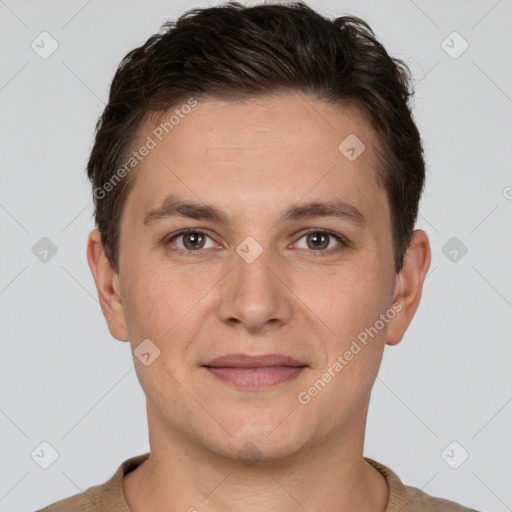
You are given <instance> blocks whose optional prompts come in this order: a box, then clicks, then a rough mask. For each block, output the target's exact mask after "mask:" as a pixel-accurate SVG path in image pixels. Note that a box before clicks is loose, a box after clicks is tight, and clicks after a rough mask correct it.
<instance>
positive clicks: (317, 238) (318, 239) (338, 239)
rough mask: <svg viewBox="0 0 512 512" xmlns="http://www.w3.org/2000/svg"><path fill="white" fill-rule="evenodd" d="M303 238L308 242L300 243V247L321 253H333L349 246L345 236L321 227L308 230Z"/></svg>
mask: <svg viewBox="0 0 512 512" xmlns="http://www.w3.org/2000/svg"><path fill="white" fill-rule="evenodd" d="M302 239H305V240H306V244H305V246H304V245H302V246H300V245H299V248H300V249H306V250H311V251H313V252H318V253H321V254H323V253H325V254H332V253H334V252H337V251H339V250H341V249H343V248H344V247H347V246H348V243H347V242H346V240H345V239H344V237H343V236H341V235H337V234H335V233H331V232H330V231H325V230H320V229H311V230H309V231H307V232H306V233H305V234H304V235H303V236H302V237H301V239H300V240H302Z"/></svg>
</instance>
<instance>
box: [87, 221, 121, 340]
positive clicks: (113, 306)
mask: <svg viewBox="0 0 512 512" xmlns="http://www.w3.org/2000/svg"><path fill="white" fill-rule="evenodd" d="M87 261H88V263H89V268H90V269H91V272H92V275H93V277H94V281H95V283H96V290H97V292H98V299H99V301H100V306H101V310H102V312H103V315H104V317H105V320H106V321H107V325H108V329H109V331H110V334H111V335H112V336H113V337H114V338H116V339H117V340H119V341H128V340H129V336H128V330H127V326H126V318H125V312H124V309H123V303H122V299H121V290H120V285H119V276H118V275H117V274H116V273H115V272H114V269H113V268H112V265H111V263H110V261H109V260H108V258H107V255H106V253H105V250H104V248H103V244H102V241H101V233H100V232H99V231H98V230H97V229H94V230H93V231H91V233H90V234H89V239H88V241H87Z"/></svg>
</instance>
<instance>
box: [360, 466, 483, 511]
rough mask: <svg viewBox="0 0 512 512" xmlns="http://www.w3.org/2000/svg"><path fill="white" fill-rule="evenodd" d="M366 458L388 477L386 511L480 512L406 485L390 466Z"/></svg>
mask: <svg viewBox="0 0 512 512" xmlns="http://www.w3.org/2000/svg"><path fill="white" fill-rule="evenodd" d="M364 459H365V460H366V462H368V463H369V464H371V465H372V466H373V467H374V468H375V469H377V470H378V471H379V472H380V473H381V474H382V475H383V476H384V478H385V479H386V482H387V484H388V489H389V496H388V504H387V508H386V512H479V511H478V510H475V509H473V508H467V507H465V506H463V505H460V504H458V503H455V502H454V501H450V500H445V499H443V498H436V497H434V496H430V495H429V494H427V493H426V492H423V491H422V490H421V489H418V488H417V487H412V486H408V485H404V484H403V482H402V481H401V480H400V478H399V477H398V475H397V474H396V473H395V472H393V471H392V470H391V469H390V468H389V467H387V466H385V465H384V464H381V463H380V462H377V461H375V460H373V459H370V458H368V457H365V458H364Z"/></svg>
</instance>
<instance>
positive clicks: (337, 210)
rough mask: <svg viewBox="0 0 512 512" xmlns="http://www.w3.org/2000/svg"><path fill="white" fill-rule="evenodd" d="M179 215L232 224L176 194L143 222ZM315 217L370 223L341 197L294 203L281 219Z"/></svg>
mask: <svg viewBox="0 0 512 512" xmlns="http://www.w3.org/2000/svg"><path fill="white" fill-rule="evenodd" d="M175 216H179V217H186V218H189V219H198V220H210V221H216V222H219V223H220V224H225V225H227V224H229V217H228V215H227V214H226V213H225V212H223V211H222V210H220V209H219V208H217V207H215V206H213V205H208V204H201V203H196V202H191V201H183V200H180V199H177V198H175V197H174V196H169V197H167V198H166V199H164V201H163V203H162V206H160V207H159V208H156V209H154V210H151V211H150V212H149V213H148V214H147V215H146V216H145V217H144V220H143V221H142V224H144V225H146V224H151V223H154V222H157V221H159V220H163V219H166V218H169V217H175ZM313 217H337V218H340V219H345V220H348V221H349V222H352V223H353V224H355V225H357V226H359V227H363V226H365V225H366V218H365V216H364V215H363V214H362V213H361V211H360V210H358V209H357V208H356V207H355V206H352V205H351V204H348V203H346V202H345V201H342V200H341V199H331V200H329V201H325V202H322V201H312V202H308V203H296V204H293V205H291V206H290V207H289V208H288V209H287V210H286V211H285V212H284V214H283V215H282V217H281V220H282V221H286V220H299V219H309V218H313Z"/></svg>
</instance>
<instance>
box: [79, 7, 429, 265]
mask: <svg viewBox="0 0 512 512" xmlns="http://www.w3.org/2000/svg"><path fill="white" fill-rule="evenodd" d="M282 92H285V93H286V92H300V93H306V94H308V95H309V96H310V97H313V98H316V99H321V100H325V101H327V102H330V103H335V104H340V105H357V106H359V107H360V108H361V109H362V111H363V112H364V113H365V115H366V116H367V118H368V119H369V120H370V122H371V124H372V126H373V128H374V129H375V131H376V133H377V135H378V140H379V148H380V149H379V157H380V160H381V168H380V169H379V172H378V173H377V174H378V176H377V180H378V182H379V184H380V185H381V186H383V188H384V189H385V191H386V193H387V197H388V201H389V205H390V211H391V223H392V226H391V229H392V238H393V239H392V242H393V254H394V264H395V270H396V272H398V271H399V270H400V269H401V268H402V265H403V261H404V256H405V253H406V251H407V249H408V247H409V244H410V240H411V235H412V231H413V229H414V225H415V222H416V218H417V215H418V206H419V201H420V197H421V193H422V190H423V186H424V181H425V164H424V159H423V149H422V144H421V139H420V135H419V132H418V129H417V127H416V125H415V123H414V120H413V118H412V113H411V109H410V107H409V104H408V103H409V97H410V96H411V95H412V94H413V92H412V85H411V77H410V71H409V69H408V67H407V66H406V64H405V63H404V62H402V61H401V60H398V59H395V58H392V57H390V56H389V55H388V53H387V52H386V50H385V49H384V47H383V46H382V45H381V44H380V43H379V42H378V41H377V40H376V38H375V36H374V33H373V31H372V29H371V28H370V27H369V26H368V25H367V24H366V23H365V22H364V21H363V20H361V19H359V18H356V17H353V16H342V17H338V18H336V19H332V20H331V19H328V18H326V17H324V16H322V15H320V14H319V13H317V12H315V11H314V10H313V9H311V8H310V7H309V6H307V5H306V4H304V3H303V2H295V3H289V4H287V5H280V4H275V5H272V4H265V5H256V6H252V7H245V6H243V5H241V4H240V3H238V2H228V3H226V4H224V5H221V6H217V7H211V8H204V9H199V8H196V9H192V10H189V11H187V12H186V13H185V14H183V15H182V16H181V17H180V18H179V19H178V20H177V21H175V22H173V21H168V22H167V23H164V24H163V25H162V28H161V30H160V32H159V33H157V34H155V35H153V36H152V37H150V38H149V39H148V40H147V41H146V43H145V44H144V45H142V46H140V47H139V48H135V49H134V50H132V51H130V52H129V53H128V54H127V55H126V56H125V57H124V59H123V60H122V62H121V64H120V65H119V68H118V69H117V72H116V74H115V76H114V79H113V81H112V84H111V87H110V95H109V99H108V104H107V105H106V107H105V109H104V111H103V113H102V115H101V116H100V118H99V120H98V123H97V125H96V134H95V141H94V146H93V148H92V151H91V155H90V158H89V162H88V165H87V173H88V177H89V179H90V181H91V183H92V185H93V196H94V205H95V219H96V226H97V228H98V229H99V231H100V232H101V235H102V243H103V247H104V249H105V252H106V254H107V257H108V259H109V261H110V263H111V264H112V267H113V268H114V270H115V271H116V272H119V266H118V262H119V229H120V221H121V214H122V211H123V206H124V204H125V202H126V197H127V195H128V193H129V191H130V190H131V188H132V186H133V178H134V176H135V174H133V173H127V172H123V173H122V176H123V179H122V186H115V185H116V183H115V182H114V181H113V180H114V179H115V178H116V176H115V174H116V172H117V171H118V170H120V168H121V166H122V165H123V162H126V160H127V159H129V158H130V151H132V150H133V147H132V146H133V144H134V142H135V140H136V138H137V135H138V132H139V131H140V129H141V127H142V125H143V123H144V122H145V120H146V119H147V118H148V116H149V115H151V114H154V113H155V112H164V113H165V112H166V111H167V110H168V109H170V108H171V107H174V106H176V105H178V104H179V103H180V102H186V101H187V99H190V97H191V96H193V97H210V98H219V99H243V98H250V97H255V96H261V95H273V94H278V93H282ZM125 171H126V168H125ZM124 176H126V177H124ZM119 177H120V175H119V174H118V176H117V178H119ZM109 183H110V186H108V184H109ZM106 191H108V193H105V192H106Z"/></svg>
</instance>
